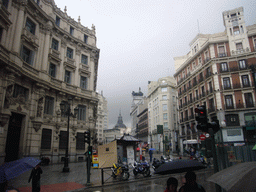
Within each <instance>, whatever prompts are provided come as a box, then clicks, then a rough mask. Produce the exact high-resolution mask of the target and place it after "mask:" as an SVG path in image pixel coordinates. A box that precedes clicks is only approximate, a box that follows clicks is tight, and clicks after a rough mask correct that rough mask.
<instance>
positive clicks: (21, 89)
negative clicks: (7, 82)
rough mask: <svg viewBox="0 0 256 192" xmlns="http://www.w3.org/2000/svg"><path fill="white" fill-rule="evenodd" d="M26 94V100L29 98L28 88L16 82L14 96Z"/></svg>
mask: <svg viewBox="0 0 256 192" xmlns="http://www.w3.org/2000/svg"><path fill="white" fill-rule="evenodd" d="M20 95H21V96H24V98H25V101H27V100H28V89H27V88H25V87H22V86H20V85H17V84H15V85H14V91H13V97H14V98H17V97H18V96H20Z"/></svg>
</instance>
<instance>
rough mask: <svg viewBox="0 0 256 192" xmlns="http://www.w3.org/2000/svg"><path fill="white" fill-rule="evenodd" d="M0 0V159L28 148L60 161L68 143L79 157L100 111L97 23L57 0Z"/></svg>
mask: <svg viewBox="0 0 256 192" xmlns="http://www.w3.org/2000/svg"><path fill="white" fill-rule="evenodd" d="M0 5H1V6H0V12H1V14H0V47H1V49H0V69H1V70H0V125H1V126H0V164H1V163H3V162H4V161H12V160H16V159H19V158H22V157H25V156H32V157H36V158H39V157H41V156H47V157H49V158H50V160H51V163H59V162H62V161H63V160H64V156H65V150H66V146H67V144H68V149H69V160H70V162H76V161H78V160H82V159H83V158H84V152H85V149H86V146H85V142H84V132H85V131H86V130H89V129H91V130H94V129H95V124H96V114H97V103H98V98H97V95H96V91H95V90H96V84H97V73H98V59H99V51H100V50H99V49H98V48H97V47H96V36H95V26H92V28H91V29H89V28H88V27H84V26H83V25H82V24H81V20H80V18H78V21H75V20H74V19H72V18H71V17H70V16H68V15H67V12H66V9H65V11H64V12H62V11H61V10H60V9H59V8H58V7H57V6H56V5H55V3H54V0H41V1H33V0H24V1H17V0H9V1H1V3H0ZM61 106H63V107H64V108H62V109H64V110H62V111H61ZM64 111H66V112H64ZM76 113H77V114H76ZM68 128H69V132H68V131H67V130H68ZM68 133H69V134H68Z"/></svg>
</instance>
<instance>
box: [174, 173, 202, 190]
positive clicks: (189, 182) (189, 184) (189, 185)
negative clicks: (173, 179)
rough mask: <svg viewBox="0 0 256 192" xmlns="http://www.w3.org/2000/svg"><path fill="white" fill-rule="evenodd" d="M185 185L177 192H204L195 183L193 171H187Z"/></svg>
mask: <svg viewBox="0 0 256 192" xmlns="http://www.w3.org/2000/svg"><path fill="white" fill-rule="evenodd" d="M185 179H186V183H185V185H183V186H182V187H181V188H180V190H179V192H205V189H204V188H203V186H202V185H200V184H198V183H197V182H196V174H195V172H193V171H189V172H187V173H186V175H185Z"/></svg>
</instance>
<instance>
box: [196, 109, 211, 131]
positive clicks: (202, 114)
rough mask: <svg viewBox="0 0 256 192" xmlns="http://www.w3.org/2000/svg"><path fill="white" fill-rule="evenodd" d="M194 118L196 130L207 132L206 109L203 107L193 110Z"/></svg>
mask: <svg viewBox="0 0 256 192" xmlns="http://www.w3.org/2000/svg"><path fill="white" fill-rule="evenodd" d="M195 117H196V121H197V123H198V125H197V126H196V128H197V130H201V131H203V132H208V119H207V113H206V107H205V106H204V105H202V106H200V107H197V108H195Z"/></svg>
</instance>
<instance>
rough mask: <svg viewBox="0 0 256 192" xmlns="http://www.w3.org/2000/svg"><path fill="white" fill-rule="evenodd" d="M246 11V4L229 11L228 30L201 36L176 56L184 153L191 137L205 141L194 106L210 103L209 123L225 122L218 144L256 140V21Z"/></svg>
mask: <svg viewBox="0 0 256 192" xmlns="http://www.w3.org/2000/svg"><path fill="white" fill-rule="evenodd" d="M244 14H245V13H244V9H243V7H239V8H236V9H233V10H228V11H224V12H223V14H222V16H223V23H224V26H225V31H224V32H220V33H216V34H198V35H197V36H196V37H195V38H194V39H193V40H192V41H191V43H190V44H189V45H190V51H189V53H188V54H187V55H184V56H181V57H175V58H174V60H175V68H176V73H175V74H174V77H175V79H176V82H177V91H178V105H179V110H178V113H179V122H178V123H179V147H180V149H181V151H183V148H184V147H187V145H188V144H189V143H188V142H187V141H190V140H193V141H196V142H195V143H197V142H200V140H199V136H200V134H201V133H200V130H197V128H196V121H195V117H194V109H195V108H196V107H197V106H201V105H205V106H206V108H207V112H208V118H209V121H214V120H216V119H218V120H219V122H220V126H221V131H219V132H218V133H217V134H216V135H215V136H216V139H217V141H218V142H220V141H223V142H224V143H227V144H231V145H236V144H238V143H244V142H245V141H247V140H250V141H252V140H253V141H254V142H255V141H256V140H255V126H254V125H255V122H254V119H255V115H256V108H255V86H256V84H255V67H256V58H255V56H256V25H255V24H254V25H252V26H246V24H245V20H244ZM253 137H254V138H253ZM192 144H193V143H192Z"/></svg>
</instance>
